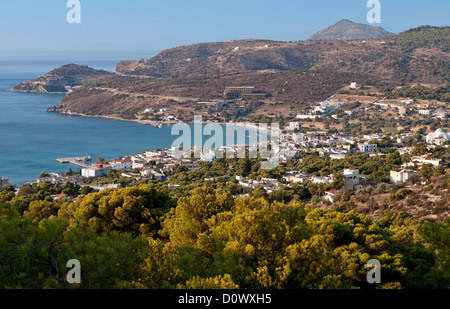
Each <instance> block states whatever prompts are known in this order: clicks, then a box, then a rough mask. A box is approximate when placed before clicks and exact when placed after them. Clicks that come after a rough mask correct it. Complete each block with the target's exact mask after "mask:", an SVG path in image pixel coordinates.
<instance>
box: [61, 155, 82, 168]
mask: <svg viewBox="0 0 450 309" xmlns="http://www.w3.org/2000/svg"><path fill="white" fill-rule="evenodd" d="M90 160H91V156H88V155H86V156H84V157H73V158H59V159H56V161H58V162H59V163H70V164H73V165H77V166H80V167H83V168H87V167H89V166H90V165H89V164H87V162H89V161H90Z"/></svg>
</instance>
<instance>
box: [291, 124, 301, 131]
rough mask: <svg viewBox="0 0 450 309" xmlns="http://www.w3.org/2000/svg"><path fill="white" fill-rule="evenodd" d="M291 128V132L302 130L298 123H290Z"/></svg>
mask: <svg viewBox="0 0 450 309" xmlns="http://www.w3.org/2000/svg"><path fill="white" fill-rule="evenodd" d="M289 128H290V129H291V130H295V129H300V124H299V123H298V122H289Z"/></svg>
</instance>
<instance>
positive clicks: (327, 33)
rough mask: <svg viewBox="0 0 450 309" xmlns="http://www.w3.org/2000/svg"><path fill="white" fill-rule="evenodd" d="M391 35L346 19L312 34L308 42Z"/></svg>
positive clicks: (381, 29) (374, 27) (382, 30)
mask: <svg viewBox="0 0 450 309" xmlns="http://www.w3.org/2000/svg"><path fill="white" fill-rule="evenodd" d="M393 34H394V33H392V32H389V31H386V30H384V29H383V28H381V27H376V26H371V25H367V24H358V23H354V22H352V21H350V20H348V19H343V20H340V21H338V22H337V23H335V24H333V25H331V26H330V27H328V28H326V29H324V30H321V31H318V32H316V33H314V34H313V35H312V36H311V37H310V38H309V40H361V39H373V38H381V37H387V36H390V35H393Z"/></svg>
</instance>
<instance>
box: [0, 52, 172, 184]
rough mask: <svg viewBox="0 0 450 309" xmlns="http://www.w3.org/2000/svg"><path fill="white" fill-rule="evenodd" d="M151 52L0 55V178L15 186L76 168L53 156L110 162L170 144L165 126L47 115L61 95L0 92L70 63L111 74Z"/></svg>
mask: <svg viewBox="0 0 450 309" xmlns="http://www.w3.org/2000/svg"><path fill="white" fill-rule="evenodd" d="M155 54H156V52H154V51H131V52H127V51H119V52H117V51H113V52H105V51H102V52H91V51H88V52H77V53H67V52H53V51H50V52H48V51H33V52H30V51H13V52H12V51H11V52H0V177H6V178H8V179H9V183H11V184H13V185H16V186H20V185H21V184H23V183H25V182H32V181H36V178H37V177H38V176H39V174H40V173H41V172H42V171H46V172H47V173H51V172H66V171H68V170H69V169H72V170H73V171H77V170H79V167H77V166H74V165H71V164H62V163H59V162H57V161H56V159H57V158H68V157H81V156H84V155H90V156H91V157H92V158H93V160H94V161H95V160H96V158H98V157H101V158H104V159H114V158H120V157H123V156H128V155H134V154H137V153H142V152H144V151H146V150H154V149H164V148H169V147H171V146H172V144H173V142H174V140H175V139H176V138H177V136H173V135H172V133H171V132H172V127H171V125H164V126H162V127H161V128H155V127H153V126H150V125H144V124H140V123H136V122H131V121H122V120H113V119H104V118H96V117H80V116H67V115H60V114H57V113H51V112H47V111H46V109H47V107H49V106H53V105H56V104H58V103H59V102H60V101H61V100H62V99H63V98H64V95H62V94H35V93H17V92H9V91H5V90H6V89H10V88H12V87H14V86H15V85H16V84H18V83H19V82H22V81H26V80H30V79H33V78H35V77H37V76H39V75H42V74H45V73H48V72H49V71H51V70H53V69H55V68H57V67H60V66H61V65H64V64H69V63H74V64H79V65H87V66H89V67H92V68H95V69H103V70H107V71H113V70H114V66H115V64H116V63H117V62H118V61H120V60H136V59H142V58H150V57H152V56H154V55H155Z"/></svg>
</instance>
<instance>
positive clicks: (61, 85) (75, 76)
mask: <svg viewBox="0 0 450 309" xmlns="http://www.w3.org/2000/svg"><path fill="white" fill-rule="evenodd" d="M111 75H112V73H111V72H107V71H103V70H96V69H93V68H90V67H88V66H83V65H77V64H67V65H63V66H61V67H59V68H57V69H54V70H52V71H51V72H49V73H47V74H44V75H41V76H39V77H36V78H35V79H32V80H29V81H26V82H22V83H19V84H18V85H16V86H14V87H13V88H12V89H9V91H17V92H37V93H66V92H68V91H69V89H70V88H72V87H74V86H78V85H82V84H83V83H86V82H90V81H93V80H97V79H99V78H105V77H109V76H111Z"/></svg>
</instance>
